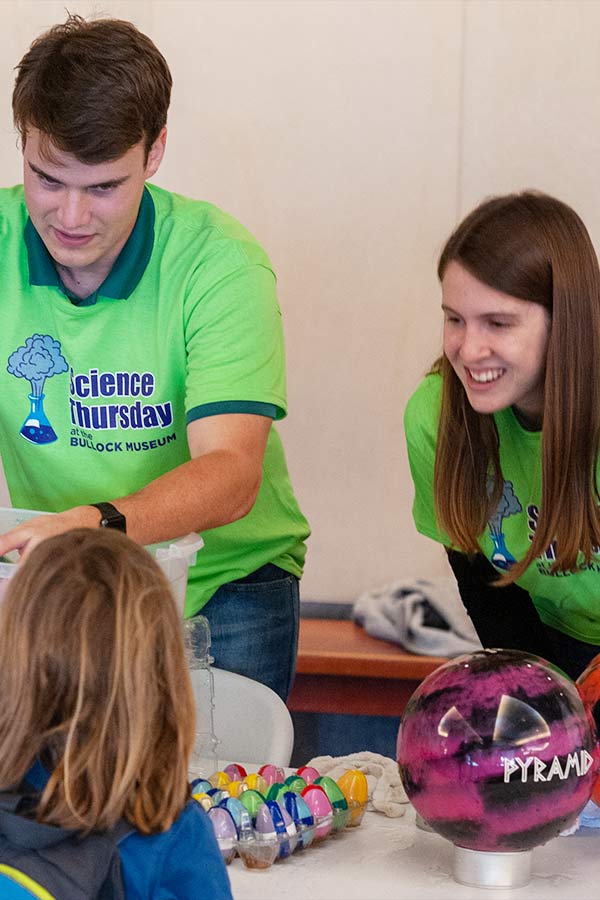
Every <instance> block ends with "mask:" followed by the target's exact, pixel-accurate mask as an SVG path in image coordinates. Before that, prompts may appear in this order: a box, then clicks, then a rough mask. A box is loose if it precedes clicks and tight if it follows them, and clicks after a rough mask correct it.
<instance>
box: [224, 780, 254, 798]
mask: <svg viewBox="0 0 600 900" xmlns="http://www.w3.org/2000/svg"><path fill="white" fill-rule="evenodd" d="M227 790H228V791H229V796H230V797H239V796H240V794H243V793H244V791H248V790H250V785H249V784H246V782H245V781H230V782H229V784H228V785H227Z"/></svg>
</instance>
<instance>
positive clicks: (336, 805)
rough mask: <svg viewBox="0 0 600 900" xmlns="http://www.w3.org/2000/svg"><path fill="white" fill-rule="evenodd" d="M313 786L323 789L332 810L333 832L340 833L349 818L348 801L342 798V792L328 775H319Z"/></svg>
mask: <svg viewBox="0 0 600 900" xmlns="http://www.w3.org/2000/svg"><path fill="white" fill-rule="evenodd" d="M315 784H316V785H319V787H322V788H323V790H324V791H325V793H326V794H327V796H328V798H329V802H330V803H331V806H332V808H333V830H334V831H341V830H342V829H343V828H345V827H346V824H347V822H348V819H349V816H350V813H349V810H348V801H347V800H346V797H345V796H344V792H343V790H342V789H341V787H340V786H339V785H338V783H337V782H336V781H334V780H333V778H330V777H329V775H321V776H320V777H319V778H317V780H316V781H315Z"/></svg>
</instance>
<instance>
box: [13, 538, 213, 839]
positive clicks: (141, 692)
mask: <svg viewBox="0 0 600 900" xmlns="http://www.w3.org/2000/svg"><path fill="white" fill-rule="evenodd" d="M0 661H1V662H0V697H1V698H2V702H1V703H0V789H7V788H8V787H10V786H12V785H16V784H18V783H19V782H20V781H21V779H22V778H23V777H24V776H25V774H26V773H27V771H28V770H29V768H30V767H31V766H32V764H33V763H34V762H35V760H36V759H37V758H38V757H39V758H40V760H41V761H42V762H43V763H44V764H45V765H46V767H47V768H48V770H49V771H50V773H51V774H50V779H49V781H48V784H47V786H46V788H45V789H44V791H43V792H42V794H41V798H40V802H39V805H38V811H37V817H38V819H39V820H40V821H43V822H48V823H52V824H55V825H59V826H61V827H63V828H75V829H78V830H81V831H90V830H92V829H94V830H96V829H100V830H103V829H106V828H110V827H111V826H112V825H114V824H115V823H116V822H117V821H118V819H119V818H120V817H122V816H124V817H125V818H126V819H128V820H129V821H130V822H131V823H132V824H133V825H134V826H135V827H136V828H137V829H138V830H139V831H140V832H142V833H144V834H149V833H151V832H157V831H164V830H166V829H168V828H169V827H170V826H171V825H172V823H173V822H174V820H175V819H176V817H177V816H178V814H179V813H180V812H181V810H182V809H183V807H184V806H185V803H186V801H187V799H188V798H189V793H190V791H189V785H188V776H187V770H188V762H189V756H190V753H191V749H192V745H193V740H194V729H195V709H194V698H193V693H192V687H191V683H190V678H189V674H188V670H187V665H186V659H185V651H184V643H183V635H182V627H181V622H180V619H179V616H178V613H177V610H176V607H175V602H174V599H173V596H172V594H171V590H170V586H169V583H168V581H167V579H166V578H165V576H164V574H163V572H162V570H161V569H160V567H159V566H158V564H157V563H156V562H155V561H154V559H153V557H152V556H151V555H150V553H148V551H147V550H145V549H144V548H143V547H140V546H139V545H137V544H134V543H133V542H132V541H131V540H129V538H127V537H125V535H123V534H120V533H119V532H116V531H110V530H105V529H97V530H95V529H87V528H81V529H76V530H74V531H70V532H67V533H65V534H61V535H58V536H56V537H52V538H49V539H48V540H45V541H43V542H42V543H41V544H39V546H37V547H35V548H34V549H33V550H32V552H31V554H30V555H29V557H28V558H27V559H26V560H25V561H24V562H23V563H22V565H21V566H20V568H19V571H18V572H17V573H16V574H15V576H14V578H13V579H12V581H11V583H10V585H9V587H8V590H7V592H6V595H5V599H4V602H3V604H2V606H1V607H0Z"/></svg>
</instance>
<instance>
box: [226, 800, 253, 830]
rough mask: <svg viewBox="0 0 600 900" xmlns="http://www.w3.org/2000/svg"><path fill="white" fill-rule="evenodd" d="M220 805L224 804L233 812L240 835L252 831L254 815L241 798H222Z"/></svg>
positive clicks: (232, 815)
mask: <svg viewBox="0 0 600 900" xmlns="http://www.w3.org/2000/svg"><path fill="white" fill-rule="evenodd" d="M219 806H222V807H223V808H224V809H226V810H227V811H228V812H229V813H230V814H231V817H232V819H233V821H234V822H235V827H236V829H237V833H238V837H241V836H242V835H243V834H245V833H250V832H252V817H251V816H250V813H249V812H248V810H247V809H246V807H245V806H244V804H243V803H242V801H241V800H238V798H237V797H227V799H226V800H221V803H220V804H219Z"/></svg>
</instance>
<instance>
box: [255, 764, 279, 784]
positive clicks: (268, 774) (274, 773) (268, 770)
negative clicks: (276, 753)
mask: <svg viewBox="0 0 600 900" xmlns="http://www.w3.org/2000/svg"><path fill="white" fill-rule="evenodd" d="M258 774H259V775H262V777H263V778H264V779H265V781H266V782H267V785H268V786H269V787H270V786H271V785H272V784H275V782H277V781H284V779H285V772H284V771H283V769H281V768H279V766H273V765H266V766H261V767H260V769H259V770H258Z"/></svg>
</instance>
